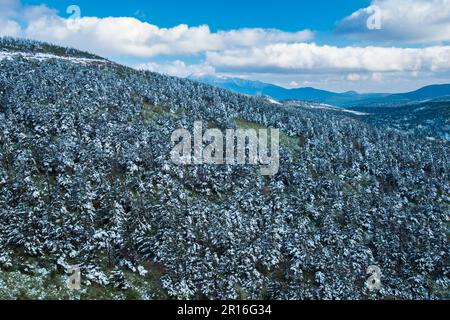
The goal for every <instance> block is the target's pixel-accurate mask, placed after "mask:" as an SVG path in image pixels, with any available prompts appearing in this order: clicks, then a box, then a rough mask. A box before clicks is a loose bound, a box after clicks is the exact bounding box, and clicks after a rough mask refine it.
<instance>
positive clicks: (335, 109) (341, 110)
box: [302, 103, 370, 116]
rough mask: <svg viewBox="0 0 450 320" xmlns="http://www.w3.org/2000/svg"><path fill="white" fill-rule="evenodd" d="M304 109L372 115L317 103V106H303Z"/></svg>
mask: <svg viewBox="0 0 450 320" xmlns="http://www.w3.org/2000/svg"><path fill="white" fill-rule="evenodd" d="M302 107H304V108H310V109H321V110H331V111H339V112H346V113H351V114H354V115H357V116H368V115H370V113H364V112H358V111H353V110H348V109H343V108H338V107H335V106H332V105H329V104H325V103H317V104H312V103H311V104H308V105H302Z"/></svg>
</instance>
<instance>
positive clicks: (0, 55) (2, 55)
mask: <svg viewBox="0 0 450 320" xmlns="http://www.w3.org/2000/svg"><path fill="white" fill-rule="evenodd" d="M19 56H20V57H23V58H25V59H35V60H39V61H43V60H49V59H60V60H66V61H71V62H73V63H79V64H89V63H107V61H106V60H100V59H89V58H78V57H62V56H57V55H54V54H48V53H30V52H20V51H17V52H11V51H0V61H1V60H4V59H13V58H15V57H19Z"/></svg>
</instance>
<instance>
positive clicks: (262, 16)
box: [23, 0, 370, 31]
mask: <svg viewBox="0 0 450 320" xmlns="http://www.w3.org/2000/svg"><path fill="white" fill-rule="evenodd" d="M23 3H24V4H32V5H38V4H41V3H46V4H47V5H48V6H49V7H52V8H56V9H58V10H59V12H60V14H64V13H65V11H66V8H67V7H68V6H69V5H71V4H77V5H78V6H80V8H82V10H83V15H86V16H97V17H109V16H114V17H122V16H135V15H136V13H142V14H144V15H139V14H137V15H136V16H138V17H139V18H141V19H142V20H145V21H148V22H151V23H153V24H156V25H158V26H160V27H173V26H176V25H179V24H182V23H185V24H188V25H201V24H208V25H209V26H210V28H211V30H212V31H217V30H230V29H238V28H243V27H247V28H255V27H259V28H275V29H281V30H285V31H297V30H303V29H314V30H322V31H326V30H332V29H333V28H334V25H335V23H336V22H338V21H339V20H341V19H342V18H343V17H346V16H347V15H349V14H351V13H352V12H354V11H356V10H358V9H360V8H362V7H366V6H368V5H369V4H370V1H367V0H344V1H332V0H331V1H330V0H314V1H295V0H277V1H273V0H226V1H225V0H223V1H211V0H191V1H186V0H165V1H161V0H158V1H151V0H150V1H142V0H127V1H105V0H95V1H92V0H47V1H42V0H27V1H23Z"/></svg>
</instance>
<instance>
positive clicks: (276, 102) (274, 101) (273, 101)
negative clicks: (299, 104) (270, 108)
mask: <svg viewBox="0 0 450 320" xmlns="http://www.w3.org/2000/svg"><path fill="white" fill-rule="evenodd" d="M267 101H269V102H270V103H273V104H277V105H279V106H281V105H283V104H282V103H281V102H278V101H277V100H274V99H272V98H267Z"/></svg>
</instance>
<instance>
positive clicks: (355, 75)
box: [347, 73, 361, 81]
mask: <svg viewBox="0 0 450 320" xmlns="http://www.w3.org/2000/svg"><path fill="white" fill-rule="evenodd" d="M347 80H348V81H359V80H361V75H359V74H358V73H350V74H348V75H347Z"/></svg>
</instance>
